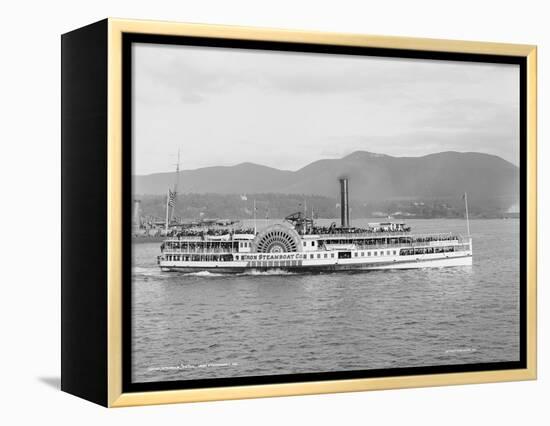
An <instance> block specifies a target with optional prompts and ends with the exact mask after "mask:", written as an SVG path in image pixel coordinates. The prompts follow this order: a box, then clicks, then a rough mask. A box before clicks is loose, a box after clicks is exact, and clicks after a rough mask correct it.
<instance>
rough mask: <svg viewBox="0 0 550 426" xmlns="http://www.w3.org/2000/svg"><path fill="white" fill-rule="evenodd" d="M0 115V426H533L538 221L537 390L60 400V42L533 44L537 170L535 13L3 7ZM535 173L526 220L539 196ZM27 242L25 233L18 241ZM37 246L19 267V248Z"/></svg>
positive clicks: (222, 5) (544, 38) (543, 380)
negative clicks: (120, 32)
mask: <svg viewBox="0 0 550 426" xmlns="http://www.w3.org/2000/svg"><path fill="white" fill-rule="evenodd" d="M0 8H1V10H2V17H3V18H4V19H3V23H2V26H1V27H0V32H1V33H2V40H3V43H2V56H1V58H2V66H1V67H0V74H1V78H0V93H1V96H0V105H1V107H2V111H1V112H2V117H3V120H2V126H1V127H0V134H1V135H2V142H3V143H2V145H1V149H2V155H1V156H0V165H1V166H0V173H1V181H0V182H2V183H1V185H2V208H1V209H0V214H1V218H2V222H1V223H2V224H3V228H2V236H3V244H2V245H1V247H2V248H1V250H2V260H3V262H2V267H3V276H2V283H3V284H4V285H3V295H2V297H1V298H0V324H2V351H0V365H1V366H2V375H1V376H0V377H2V384H1V386H0V389H1V390H0V392H1V393H2V406H3V409H2V410H1V412H0V418H1V419H2V423H4V424H23V423H31V422H40V421H42V422H44V421H46V422H48V423H49V422H56V423H57V424H79V425H83V424H94V425H97V424H102V425H107V424H113V425H114V424H117V425H120V424H122V423H124V424H129V425H137V424H143V425H152V424H167V423H169V422H170V423H173V422H178V421H181V422H183V423H185V424H188V425H193V424H203V425H209V424H212V425H214V424H217V425H226V424H233V423H235V424H255V425H257V424H268V425H271V424H273V425H292V424H298V423H301V424H311V423H317V424H327V425H328V424H331V425H333V424H344V423H350V424H355V423H357V424H360V423H367V422H368V423H370V424H375V425H376V424H421V425H432V424H433V425H442V424H445V425H465V424H498V425H506V424H520V423H521V424H533V425H536V424H544V420H545V419H546V421H547V419H548V409H547V399H548V397H547V395H548V394H550V384H549V381H550V375H549V374H548V367H549V366H550V362H549V361H548V359H549V358H550V353H549V349H548V341H547V339H544V337H543V336H544V335H545V334H548V331H547V327H546V325H545V324H548V323H549V321H550V315H549V311H550V301H549V292H548V290H547V289H546V288H545V285H544V283H545V282H546V281H548V279H550V276H549V273H548V267H547V266H545V265H544V261H543V259H544V256H545V255H546V252H547V246H548V241H549V240H550V235H548V229H549V228H548V226H547V225H545V223H544V222H543V221H542V220H540V221H539V241H540V242H539V336H541V337H542V338H539V380H538V381H537V382H525V383H508V384H493V385H473V386H458V387H444V388H428V389H417V390H398V391H388V392H369V393H357V394H340V395H322V396H307V397H300V398H278V399H264V400H251V401H234V402H227V401H225V402H217V403H209V404H192V405H174V406H157V407H143V408H133V409H117V410H110V411H108V410H105V409H102V408H99V407H96V406H94V405H92V404H90V403H87V402H85V401H82V400H79V399H77V398H74V397H71V396H69V395H66V394H63V393H61V392H59V391H57V390H56V389H54V387H53V386H52V384H53V385H55V384H56V383H58V380H59V379H58V378H59V356H60V354H59V339H60V337H59V321H60V315H59V310H60V309H59V294H60V284H59V281H60V267H59V263H60V260H59V259H60V237H59V232H60V225H59V216H60V208H59V206H60V172H59V171H60V142H59V141H60V114H59V111H60V43H59V36H60V34H61V33H64V32H66V31H69V30H71V29H74V28H77V27H80V26H82V25H85V24H88V23H91V22H93V21H96V20H99V19H102V18H104V17H106V16H115V17H127V18H143V19H160V20H170V21H187V22H204V23H223V24H234V25H251V26H263V27H280V28H298V29H305V30H308V29H309V30H322V31H336V32H355V33H370V34H382V35H403V36H417V37H434V38H451V39H469V40H485V41H500V42H512V43H530V44H538V45H539V164H540V165H541V166H542V165H544V164H546V163H548V161H549V160H550V154H549V150H548V148H547V147H546V146H545V143H544V141H545V133H546V132H545V130H546V129H545V127H546V126H545V117H547V116H548V110H549V102H550V96H549V95H550V94H549V93H548V88H547V84H546V81H545V78H544V76H545V75H547V74H548V73H549V72H550V65H549V63H548V58H547V57H546V55H545V52H546V49H547V48H549V47H550V31H549V30H548V25H547V11H546V7H545V2H540V1H533V0H525V1H523V2H517V1H514V2H506V1H485V2H480V1H471V0H461V1H447V2H442V1H424V0H416V1H407V0H393V1H386V2H384V1H377V2H373V1H346V0H341V1H339V2H335V1H330V2H319V1H317V2H313V1H312V2H306V1H301V2H299V1H296V0H294V1H292V0H277V1H275V0H268V1H263V2H254V1H245V0H232V1H200V0H197V1H179V2H173V1H166V0H156V1H140V2H138V1H130V0H124V1H123V0H120V1H104V0H96V1H87V2H69V1H57V2H40V1H25V0H21V1H18V2H15V1H11V2H4V3H3V4H2V6H0ZM547 179H548V172H547V171H546V170H545V168H544V167H539V188H540V191H539V215H540V217H541V218H543V217H544V214H545V212H547V211H548V207H549V202H550V200H549V196H548V193H547V192H544V187H545V185H544V183H545V181H546V180H547ZM31 230H32V232H29V231H31ZM29 236H36V237H40V239H41V241H42V244H41V245H42V248H43V250H42V251H41V254H40V256H36V257H34V258H33V259H32V263H29V261H28V259H27V258H26V257H25V256H22V255H21V253H23V250H24V249H25V248H26V243H25V241H24V239H23V238H22V237H29Z"/></svg>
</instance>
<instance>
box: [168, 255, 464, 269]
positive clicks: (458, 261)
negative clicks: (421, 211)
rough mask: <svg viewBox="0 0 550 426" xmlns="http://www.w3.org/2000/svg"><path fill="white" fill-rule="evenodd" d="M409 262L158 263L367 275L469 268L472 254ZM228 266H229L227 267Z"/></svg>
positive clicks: (422, 258)
mask: <svg viewBox="0 0 550 426" xmlns="http://www.w3.org/2000/svg"><path fill="white" fill-rule="evenodd" d="M407 257H410V258H408V259H404V258H401V259H388V260H383V261H378V262H338V263H331V264H304V263H302V264H295V265H293V264H290V263H288V264H286V263H284V262H265V263H263V264H254V265H250V264H245V265H243V264H242V262H226V263H225V264H217V263H216V264H215V263H211V262H193V263H194V264H191V262H164V261H160V262H159V263H160V268H161V270H162V271H165V272H183V273H194V272H210V273H220V274H239V273H240V274H242V273H255V272H258V273H262V272H277V271H281V272H291V273H299V274H300V273H323V272H339V271H349V272H353V271H368V270H373V271H375V270H386V269H421V268H445V267H458V266H471V265H472V254H471V253H460V254H458V253H457V254H456V255H454V256H445V257H428V256H425V257H415V258H412V256H407ZM229 263H230V264H229Z"/></svg>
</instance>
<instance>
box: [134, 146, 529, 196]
mask: <svg viewBox="0 0 550 426" xmlns="http://www.w3.org/2000/svg"><path fill="white" fill-rule="evenodd" d="M341 176H346V177H348V178H349V179H350V198H351V199H352V200H355V201H365V202H368V201H376V200H403V199H419V198H422V199H435V198H445V197H455V196H456V197H458V196H460V194H463V193H464V192H467V193H468V197H469V199H470V200H472V202H474V203H475V202H478V203H479V202H484V203H488V202H493V203H498V204H510V205H512V204H513V203H514V202H517V201H518V194H519V168H518V167H516V166H515V165H513V164H511V163H509V162H507V161H505V160H503V159H502V158H500V157H497V156H494V155H489V154H483V153H474V152H465V153H461V152H454V151H448V152H440V153H436V154H430V155H426V156H423V157H392V156H389V155H383V154H374V153H370V152H365V151H356V152H354V153H352V154H350V155H347V156H345V157H343V158H340V159H324V160H318V161H315V162H313V163H311V164H309V165H307V166H305V167H303V168H301V169H299V170H297V171H287V170H279V169H275V168H271V167H266V166H261V165H257V164H252V163H242V164H238V165H236V166H231V167H206V168H201V169H196V170H185V171H181V172H180V178H179V186H178V189H179V192H180V193H213V194H251V193H278V194H312V195H319V196H326V197H334V198H336V197H337V196H338V190H339V189H338V188H339V187H338V177H341ZM174 180H175V173H159V174H151V175H143V176H135V177H134V188H135V191H134V192H135V193H136V194H149V195H154V194H157V195H162V194H165V193H166V191H167V188H169V187H172V186H173V184H174ZM499 200H501V202H500V201H499Z"/></svg>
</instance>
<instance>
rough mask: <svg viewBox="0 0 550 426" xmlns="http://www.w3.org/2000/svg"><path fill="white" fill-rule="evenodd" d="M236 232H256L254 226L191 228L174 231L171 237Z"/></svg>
mask: <svg viewBox="0 0 550 426" xmlns="http://www.w3.org/2000/svg"><path fill="white" fill-rule="evenodd" d="M234 234H254V228H237V229H227V228H189V229H184V230H182V231H172V232H171V233H170V234H169V236H171V237H176V238H179V237H217V236H222V235H234Z"/></svg>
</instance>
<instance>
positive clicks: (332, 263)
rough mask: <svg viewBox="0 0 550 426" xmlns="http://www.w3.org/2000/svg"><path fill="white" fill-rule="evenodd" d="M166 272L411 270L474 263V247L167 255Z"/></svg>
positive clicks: (162, 261)
mask: <svg viewBox="0 0 550 426" xmlns="http://www.w3.org/2000/svg"><path fill="white" fill-rule="evenodd" d="M158 263H159V266H160V267H161V269H162V270H164V271H217V272H245V271H250V270H258V271H266V270H288V271H299V272H307V271H337V270H367V269H409V268H426V267H443V266H464V265H471V264H472V249H471V244H456V245H452V246H437V247H421V248H418V247H415V248H411V247H401V248H399V247H396V248H387V249H384V250H343V251H319V252H294V253H246V254H211V253H210V254H196V253H165V254H163V255H161V256H159V258H158Z"/></svg>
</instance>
